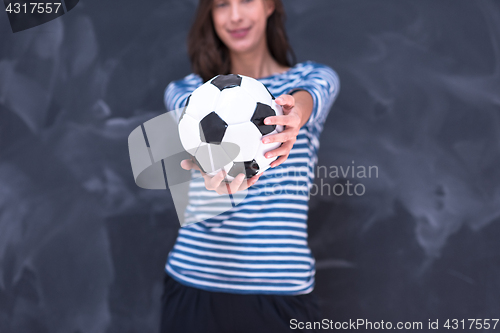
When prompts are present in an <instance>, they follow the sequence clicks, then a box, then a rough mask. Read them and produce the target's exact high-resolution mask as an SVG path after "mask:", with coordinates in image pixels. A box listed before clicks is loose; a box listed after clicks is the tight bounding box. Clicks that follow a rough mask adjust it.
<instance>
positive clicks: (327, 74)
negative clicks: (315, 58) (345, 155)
mask: <svg viewBox="0 0 500 333" xmlns="http://www.w3.org/2000/svg"><path fill="white" fill-rule="evenodd" d="M308 67H309V68H308V69H307V70H306V71H305V72H304V76H303V78H302V81H301V82H300V83H299V84H298V85H297V86H295V87H294V88H293V89H291V90H290V91H289V92H288V94H293V93H294V92H296V91H298V90H305V91H307V92H309V93H310V94H311V96H312V99H313V109H312V112H311V115H310V117H309V119H308V121H307V122H306V124H305V126H308V127H311V126H318V125H319V126H320V127H321V128H322V126H323V124H324V122H325V120H326V117H327V116H328V113H329V112H330V109H331V107H332V105H333V102H334V101H335V99H336V98H337V95H338V93H339V90H340V81H339V77H338V75H337V73H336V72H335V71H334V70H333V69H331V68H330V67H328V66H325V65H322V64H318V63H315V62H312V61H309V62H308Z"/></svg>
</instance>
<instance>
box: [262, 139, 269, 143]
mask: <svg viewBox="0 0 500 333" xmlns="http://www.w3.org/2000/svg"><path fill="white" fill-rule="evenodd" d="M269 141H270V140H269V139H264V140H262V142H264V143H269Z"/></svg>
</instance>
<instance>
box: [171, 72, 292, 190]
mask: <svg viewBox="0 0 500 333" xmlns="http://www.w3.org/2000/svg"><path fill="white" fill-rule="evenodd" d="M274 99H275V98H274V96H273V95H272V94H271V93H270V92H269V90H268V89H267V88H266V86H265V85H264V84H262V83H261V82H259V81H258V80H256V79H254V78H251V77H248V76H244V75H236V74H228V75H218V76H216V77H214V78H212V79H211V80H209V81H207V82H206V83H204V84H203V85H201V86H200V87H198V88H197V89H196V90H195V91H193V93H192V94H191V95H190V96H189V97H188V99H187V102H186V105H185V107H184V110H183V112H182V114H181V116H180V119H179V136H180V140H181V143H182V145H183V147H184V149H185V150H186V151H187V152H188V153H190V154H191V155H192V157H193V160H194V161H195V163H196V164H197V165H198V166H199V167H200V168H201V169H202V170H203V171H204V172H205V173H207V174H209V175H211V176H214V175H216V174H217V173H218V172H219V171H220V170H221V169H222V168H224V170H225V171H226V174H227V176H226V180H227V181H232V180H233V179H234V177H236V176H237V175H238V174H240V173H243V174H245V176H246V178H251V177H253V176H254V175H257V174H261V173H262V172H264V171H265V170H266V169H268V168H269V166H270V164H271V163H272V162H273V161H274V160H276V158H277V157H272V158H269V159H268V158H266V157H265V156H264V154H265V153H266V152H268V151H270V150H273V149H276V148H277V147H279V146H280V145H281V143H280V142H271V143H267V144H264V143H262V137H264V136H267V135H272V134H275V133H279V132H281V131H282V130H283V126H282V125H265V124H264V118H266V117H269V116H275V115H282V114H283V111H282V108H281V106H280V105H278V104H276V102H275V101H274Z"/></svg>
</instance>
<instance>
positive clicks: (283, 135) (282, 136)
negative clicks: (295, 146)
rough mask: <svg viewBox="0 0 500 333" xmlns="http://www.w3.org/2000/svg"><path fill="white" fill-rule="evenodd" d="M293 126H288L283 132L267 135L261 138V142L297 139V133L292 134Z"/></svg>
mask: <svg viewBox="0 0 500 333" xmlns="http://www.w3.org/2000/svg"><path fill="white" fill-rule="evenodd" d="M294 133H295V132H294V130H293V128H289V129H286V130H284V131H283V132H280V133H276V134H273V135H268V136H265V137H264V138H262V143H271V142H286V141H289V140H290V141H293V142H295V140H296V139H297V135H295V134H294Z"/></svg>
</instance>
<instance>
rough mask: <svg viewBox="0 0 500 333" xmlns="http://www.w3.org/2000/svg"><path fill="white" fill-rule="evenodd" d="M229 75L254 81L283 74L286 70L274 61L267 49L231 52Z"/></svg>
mask: <svg viewBox="0 0 500 333" xmlns="http://www.w3.org/2000/svg"><path fill="white" fill-rule="evenodd" d="M230 57H231V73H233V74H241V75H245V76H249V77H252V78H255V79H258V78H262V77H266V76H269V75H272V74H278V73H281V72H284V71H285V70H286V69H287V68H286V67H283V66H281V65H280V64H278V63H277V62H276V60H274V58H273V57H272V56H271V54H270V53H269V50H268V48H267V47H260V48H256V49H255V50H253V51H249V52H246V53H234V52H231V55H230Z"/></svg>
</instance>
